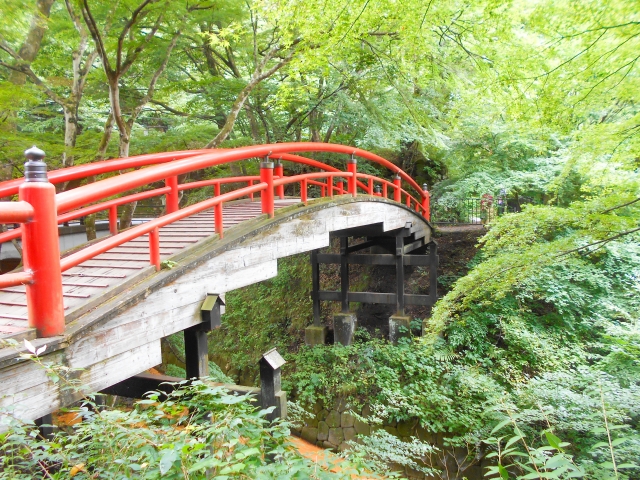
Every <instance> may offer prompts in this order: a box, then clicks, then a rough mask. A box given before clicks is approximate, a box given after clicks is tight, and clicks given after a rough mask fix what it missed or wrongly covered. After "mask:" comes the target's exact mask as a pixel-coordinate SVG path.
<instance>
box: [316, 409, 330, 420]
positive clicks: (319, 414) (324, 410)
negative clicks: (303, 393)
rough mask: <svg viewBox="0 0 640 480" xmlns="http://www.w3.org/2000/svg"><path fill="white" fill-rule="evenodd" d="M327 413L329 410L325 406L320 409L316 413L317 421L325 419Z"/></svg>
mask: <svg viewBox="0 0 640 480" xmlns="http://www.w3.org/2000/svg"><path fill="white" fill-rule="evenodd" d="M327 415H329V410H327V409H326V408H325V409H323V410H320V413H318V421H319V422H320V421H322V420H324V419H326V418H327Z"/></svg>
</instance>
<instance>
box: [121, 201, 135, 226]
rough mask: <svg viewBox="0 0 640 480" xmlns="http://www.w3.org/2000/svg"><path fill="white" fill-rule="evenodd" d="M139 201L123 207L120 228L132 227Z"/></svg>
mask: <svg viewBox="0 0 640 480" xmlns="http://www.w3.org/2000/svg"><path fill="white" fill-rule="evenodd" d="M137 205H138V202H132V203H127V204H126V205H125V206H124V207H122V214H121V215H120V230H125V229H127V228H129V227H131V223H132V221H133V212H135V211H136V206H137Z"/></svg>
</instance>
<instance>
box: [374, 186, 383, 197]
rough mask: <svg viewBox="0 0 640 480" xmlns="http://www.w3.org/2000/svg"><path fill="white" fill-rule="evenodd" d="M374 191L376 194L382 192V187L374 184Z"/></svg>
mask: <svg viewBox="0 0 640 480" xmlns="http://www.w3.org/2000/svg"><path fill="white" fill-rule="evenodd" d="M374 191H375V192H376V195H377V194H382V187H381V186H380V185H376V187H375V189H374Z"/></svg>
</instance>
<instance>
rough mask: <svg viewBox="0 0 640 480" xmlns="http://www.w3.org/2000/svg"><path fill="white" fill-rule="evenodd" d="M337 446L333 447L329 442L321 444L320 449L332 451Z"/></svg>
mask: <svg viewBox="0 0 640 480" xmlns="http://www.w3.org/2000/svg"><path fill="white" fill-rule="evenodd" d="M337 447H338V446H337V445H334V444H332V443H330V442H322V448H330V449H331V450H333V449H334V448H337Z"/></svg>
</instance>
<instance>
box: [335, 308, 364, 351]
mask: <svg viewBox="0 0 640 480" xmlns="http://www.w3.org/2000/svg"><path fill="white" fill-rule="evenodd" d="M357 321H358V319H357V318H356V314H355V313H352V312H342V313H338V314H336V315H334V316H333V335H334V343H340V344H342V345H351V344H352V343H353V334H354V333H355V331H356V323H357Z"/></svg>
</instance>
